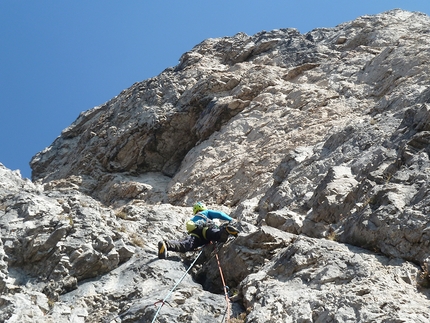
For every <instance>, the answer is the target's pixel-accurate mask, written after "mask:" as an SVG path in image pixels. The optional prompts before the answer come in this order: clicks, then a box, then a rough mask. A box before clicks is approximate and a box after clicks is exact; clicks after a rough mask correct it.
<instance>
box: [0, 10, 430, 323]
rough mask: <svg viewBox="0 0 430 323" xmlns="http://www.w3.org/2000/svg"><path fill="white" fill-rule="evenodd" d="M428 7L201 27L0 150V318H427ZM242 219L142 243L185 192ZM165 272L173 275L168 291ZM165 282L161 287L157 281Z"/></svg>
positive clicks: (169, 228) (174, 221)
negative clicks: (27, 144) (21, 166)
mask: <svg viewBox="0 0 430 323" xmlns="http://www.w3.org/2000/svg"><path fill="white" fill-rule="evenodd" d="M429 31H430V18H429V17H428V16H426V15H424V14H420V13H412V12H407V11H402V10H393V11H389V12H385V13H382V14H379V15H374V16H363V17H359V18H357V19H356V20H354V21H350V22H346V23H344V24H341V25H339V26H337V27H335V28H322V29H316V30H313V31H311V32H309V33H307V34H300V33H299V32H298V31H297V30H295V29H282V30H273V31H270V32H261V33H258V34H256V35H253V36H248V35H246V34H243V33H239V34H237V35H235V36H233V37H225V38H220V39H207V40H205V41H203V42H202V43H200V44H198V45H197V46H195V47H194V48H193V49H192V50H190V51H189V52H187V53H185V54H184V55H183V56H182V57H181V58H180V62H179V64H178V65H177V66H175V67H173V68H168V69H166V70H165V71H163V72H162V73H161V74H160V75H159V76H157V77H155V78H152V79H149V80H146V81H143V82H139V83H136V84H134V85H133V86H132V87H130V88H129V89H126V90H124V91H123V92H121V93H120V94H119V95H118V96H117V97H115V98H113V99H112V100H110V101H109V102H107V103H105V104H103V105H101V106H99V107H95V108H93V109H91V110H89V111H86V112H83V113H82V114H81V115H80V116H79V117H78V119H77V120H76V121H75V122H74V123H73V124H72V125H71V126H70V127H68V128H67V129H65V130H64V131H63V132H62V133H61V135H60V136H59V137H58V138H57V139H56V140H55V141H54V142H53V143H52V145H51V146H50V147H48V148H46V149H45V150H44V151H42V152H40V153H38V154H37V155H36V156H34V157H33V159H32V161H31V167H32V169H33V178H32V180H33V181H32V182H31V181H29V180H23V179H22V178H21V176H20V174H19V172H12V171H10V170H8V169H6V168H4V167H3V166H0V230H1V240H0V290H1V295H0V308H1V311H0V321H4V322H151V321H152V320H153V317H154V315H155V314H156V311H157V306H160V304H163V303H162V302H159V301H162V300H163V299H164V297H166V295H169V296H170V297H169V299H168V300H167V302H166V303H165V306H163V307H162V308H161V310H160V312H159V316H158V318H157V319H158V321H159V322H214V321H222V319H223V315H224V313H225V310H226V306H227V304H226V300H225V298H224V292H223V285H222V282H221V277H220V272H219V270H218V262H217V259H216V257H215V256H214V255H215V252H216V253H217V255H218V256H219V260H220V266H221V268H222V270H223V272H224V276H225V279H226V284H227V285H228V286H229V287H230V293H231V296H232V299H233V300H234V302H233V303H232V317H234V318H235V319H236V322H249V323H251V322H252V323H257V322H429V321H430V314H429V313H428V309H429V307H430V300H429V299H430V293H429V290H428V287H429V285H430V277H429V266H430V245H429V239H430V233H429V232H430V231H429V228H430V220H429V218H428V216H427V214H428V213H429V210H430V194H429V189H428V187H429V185H428V184H429V174H430V162H429V154H430V148H429V147H430V90H429V87H428V84H429V79H430V65H429V63H428V56H429V53H430V41H429V37H428V34H429ZM197 200H201V201H204V202H206V204H207V205H208V206H210V207H211V208H215V209H221V210H223V211H225V212H227V213H229V214H230V215H231V216H232V217H234V218H235V219H236V220H237V221H238V225H239V226H240V228H241V229H242V233H241V234H240V235H239V237H238V238H236V239H234V240H229V241H228V242H227V243H225V244H224V245H222V246H218V247H217V248H216V249H215V250H213V247H212V246H207V247H205V249H204V252H203V253H202V255H201V256H200V258H199V259H197V260H198V261H197V263H196V264H195V265H194V266H193V268H192V269H191V270H190V272H189V274H185V275H184V273H185V272H186V270H187V269H188V268H189V266H190V264H191V263H192V261H193V260H194V259H195V257H196V256H197V253H189V254H186V255H180V254H170V256H169V257H168V260H167V261H163V260H158V259H157V256H156V251H157V242H158V241H159V240H161V239H180V238H181V237H182V236H183V234H184V231H185V230H184V222H185V220H186V219H187V218H188V217H189V215H190V213H191V212H190V211H191V208H190V206H191V205H192V203H193V202H195V201H197ZM181 278H183V281H181V283H180V284H179V285H178V286H177V288H176V289H175V290H173V291H171V289H172V288H173V287H174V286H175V284H176V283H177V282H178V281H179V280H180V279H181ZM169 292H171V294H169Z"/></svg>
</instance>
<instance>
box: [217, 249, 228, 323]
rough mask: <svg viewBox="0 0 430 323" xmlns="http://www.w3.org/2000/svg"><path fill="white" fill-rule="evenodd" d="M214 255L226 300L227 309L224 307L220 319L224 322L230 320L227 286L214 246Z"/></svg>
mask: <svg viewBox="0 0 430 323" xmlns="http://www.w3.org/2000/svg"><path fill="white" fill-rule="evenodd" d="M215 257H216V261H217V263H218V269H219V274H220V276H221V281H222V287H223V289H224V295H225V301H226V302H227V309H226V313H225V314H224V317H223V319H222V322H224V318H227V319H226V322H227V323H228V322H230V305H231V304H230V298H229V297H228V286H227V285H226V284H225V280H224V275H223V273H222V269H221V263H220V262H219V257H218V248H217V247H215Z"/></svg>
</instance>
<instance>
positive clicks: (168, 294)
mask: <svg viewBox="0 0 430 323" xmlns="http://www.w3.org/2000/svg"><path fill="white" fill-rule="evenodd" d="M202 253H203V248H201V250H200V252H199V253H198V255H197V257H196V259H194V261H193V262H192V263H191V265H190V266H189V267H188V269H187V271H186V272H185V273H184V274H183V275H182V277H181V279H179V281H178V282H177V283H176V284H175V286H173V288H172V289H171V290H170V291H169V292H168V293H167V295H166V297H164V299H162V300H161V299H160V300H158V301H157V302H155V303H154V306H156V305H157V304H159V303H160V306H159V307H158V309H157V312H155V315H154V318H153V319H152V323H154V322H155V319H156V318H157V315H158V313H160V310H161V308H162V307H163V305H164V304H168V305H170V304H169V303H168V302H167V299H168V298H169V297H170V295H171V294H172V293H173V291H174V290H175V289H176V287H178V285H179V284H180V283H181V281H182V280H183V279H184V278H185V276H186V275H187V274H188V272H189V271H190V270H191V268H192V267H193V266H194V264H195V263H196V261H197V259H199V257H200V255H201V254H202Z"/></svg>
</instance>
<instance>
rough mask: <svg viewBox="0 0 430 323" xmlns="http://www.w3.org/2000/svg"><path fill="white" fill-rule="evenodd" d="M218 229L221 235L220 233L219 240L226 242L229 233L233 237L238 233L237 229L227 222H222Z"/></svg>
mask: <svg viewBox="0 0 430 323" xmlns="http://www.w3.org/2000/svg"><path fill="white" fill-rule="evenodd" d="M220 229H221V230H220V231H221V235H220V240H219V241H220V242H226V241H227V240H228V237H229V236H230V235H232V236H233V237H237V235H238V234H239V230H238V229H236V228H235V227H233V226H231V225H228V224H224V225H222V226H221V227H220Z"/></svg>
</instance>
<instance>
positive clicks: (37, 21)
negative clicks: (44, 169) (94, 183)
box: [0, 0, 430, 178]
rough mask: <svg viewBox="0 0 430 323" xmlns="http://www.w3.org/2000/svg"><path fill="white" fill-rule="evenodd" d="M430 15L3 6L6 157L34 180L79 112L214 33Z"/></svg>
mask: <svg viewBox="0 0 430 323" xmlns="http://www.w3.org/2000/svg"><path fill="white" fill-rule="evenodd" d="M397 8H398V9H403V10H408V11H419V12H422V13H425V14H427V15H429V14H430V1H429V2H428V3H426V2H425V1H418V0H416V1H414V0H409V1H396V0H380V1H369V0H362V1H360V2H352V3H349V2H346V1H342V0H331V1H330V0H327V1H318V0H312V1H311V0H309V1H305V0H303V1H300V2H297V1H294V2H293V1H287V0H276V1H271V0H269V1H267V2H264V3H263V2H261V1H257V0H248V1H243V0H239V1H226V0H218V1H217V2H203V1H197V0H189V1H187V2H178V1H164V2H163V1H160V2H156V3H152V2H143V1H137V0H129V1H126V2H114V1H101V0H94V1H88V2H86V1H83V0H74V1H68V2H67V1H57V0H40V1H16V0H4V1H2V2H1V3H0V31H1V41H2V45H3V46H2V51H0V97H1V98H2V107H1V109H0V111H1V118H0V120H1V123H0V138H1V139H0V143H1V149H0V163H1V164H3V165H4V166H5V167H7V168H9V169H11V170H17V169H19V170H20V172H21V175H22V176H23V177H26V178H31V170H30V166H29V163H30V160H31V158H32V157H33V156H35V155H36V154H37V153H38V152H40V151H42V150H44V149H45V148H47V147H48V146H50V145H51V144H52V142H54V140H55V139H56V138H57V137H58V136H59V135H60V134H61V131H62V130H63V129H65V128H66V127H68V126H69V125H70V124H72V123H73V122H74V121H75V120H76V118H77V117H78V116H79V114H80V113H81V112H83V111H87V110H89V109H91V108H93V107H95V106H99V105H102V104H103V103H105V102H107V101H109V100H110V99H112V98H113V97H115V96H116V95H118V94H119V93H120V92H121V91H123V90H124V89H127V88H129V87H130V86H131V85H132V84H134V83H136V82H140V81H143V80H146V79H148V78H151V77H155V76H157V75H159V74H160V73H161V72H162V71H163V70H164V69H166V68H169V67H173V66H176V65H177V64H178V62H179V58H180V57H181V55H182V54H183V53H185V52H187V51H189V50H191V49H192V48H193V47H194V46H195V45H197V44H199V43H200V42H202V41H204V40H205V39H208V38H218V37H225V36H233V35H235V34H237V33H239V32H245V33H246V34H248V35H253V34H256V33H258V32H260V31H263V30H266V31H269V30H273V29H281V28H296V29H298V30H299V31H300V32H301V33H303V34H304V33H307V32H309V31H311V30H313V29H316V28H323V27H324V28H332V27H335V26H337V25H339V24H341V23H344V22H347V21H351V20H354V19H356V18H358V17H360V16H363V15H374V14H379V13H382V12H385V11H388V10H392V9H397Z"/></svg>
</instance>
